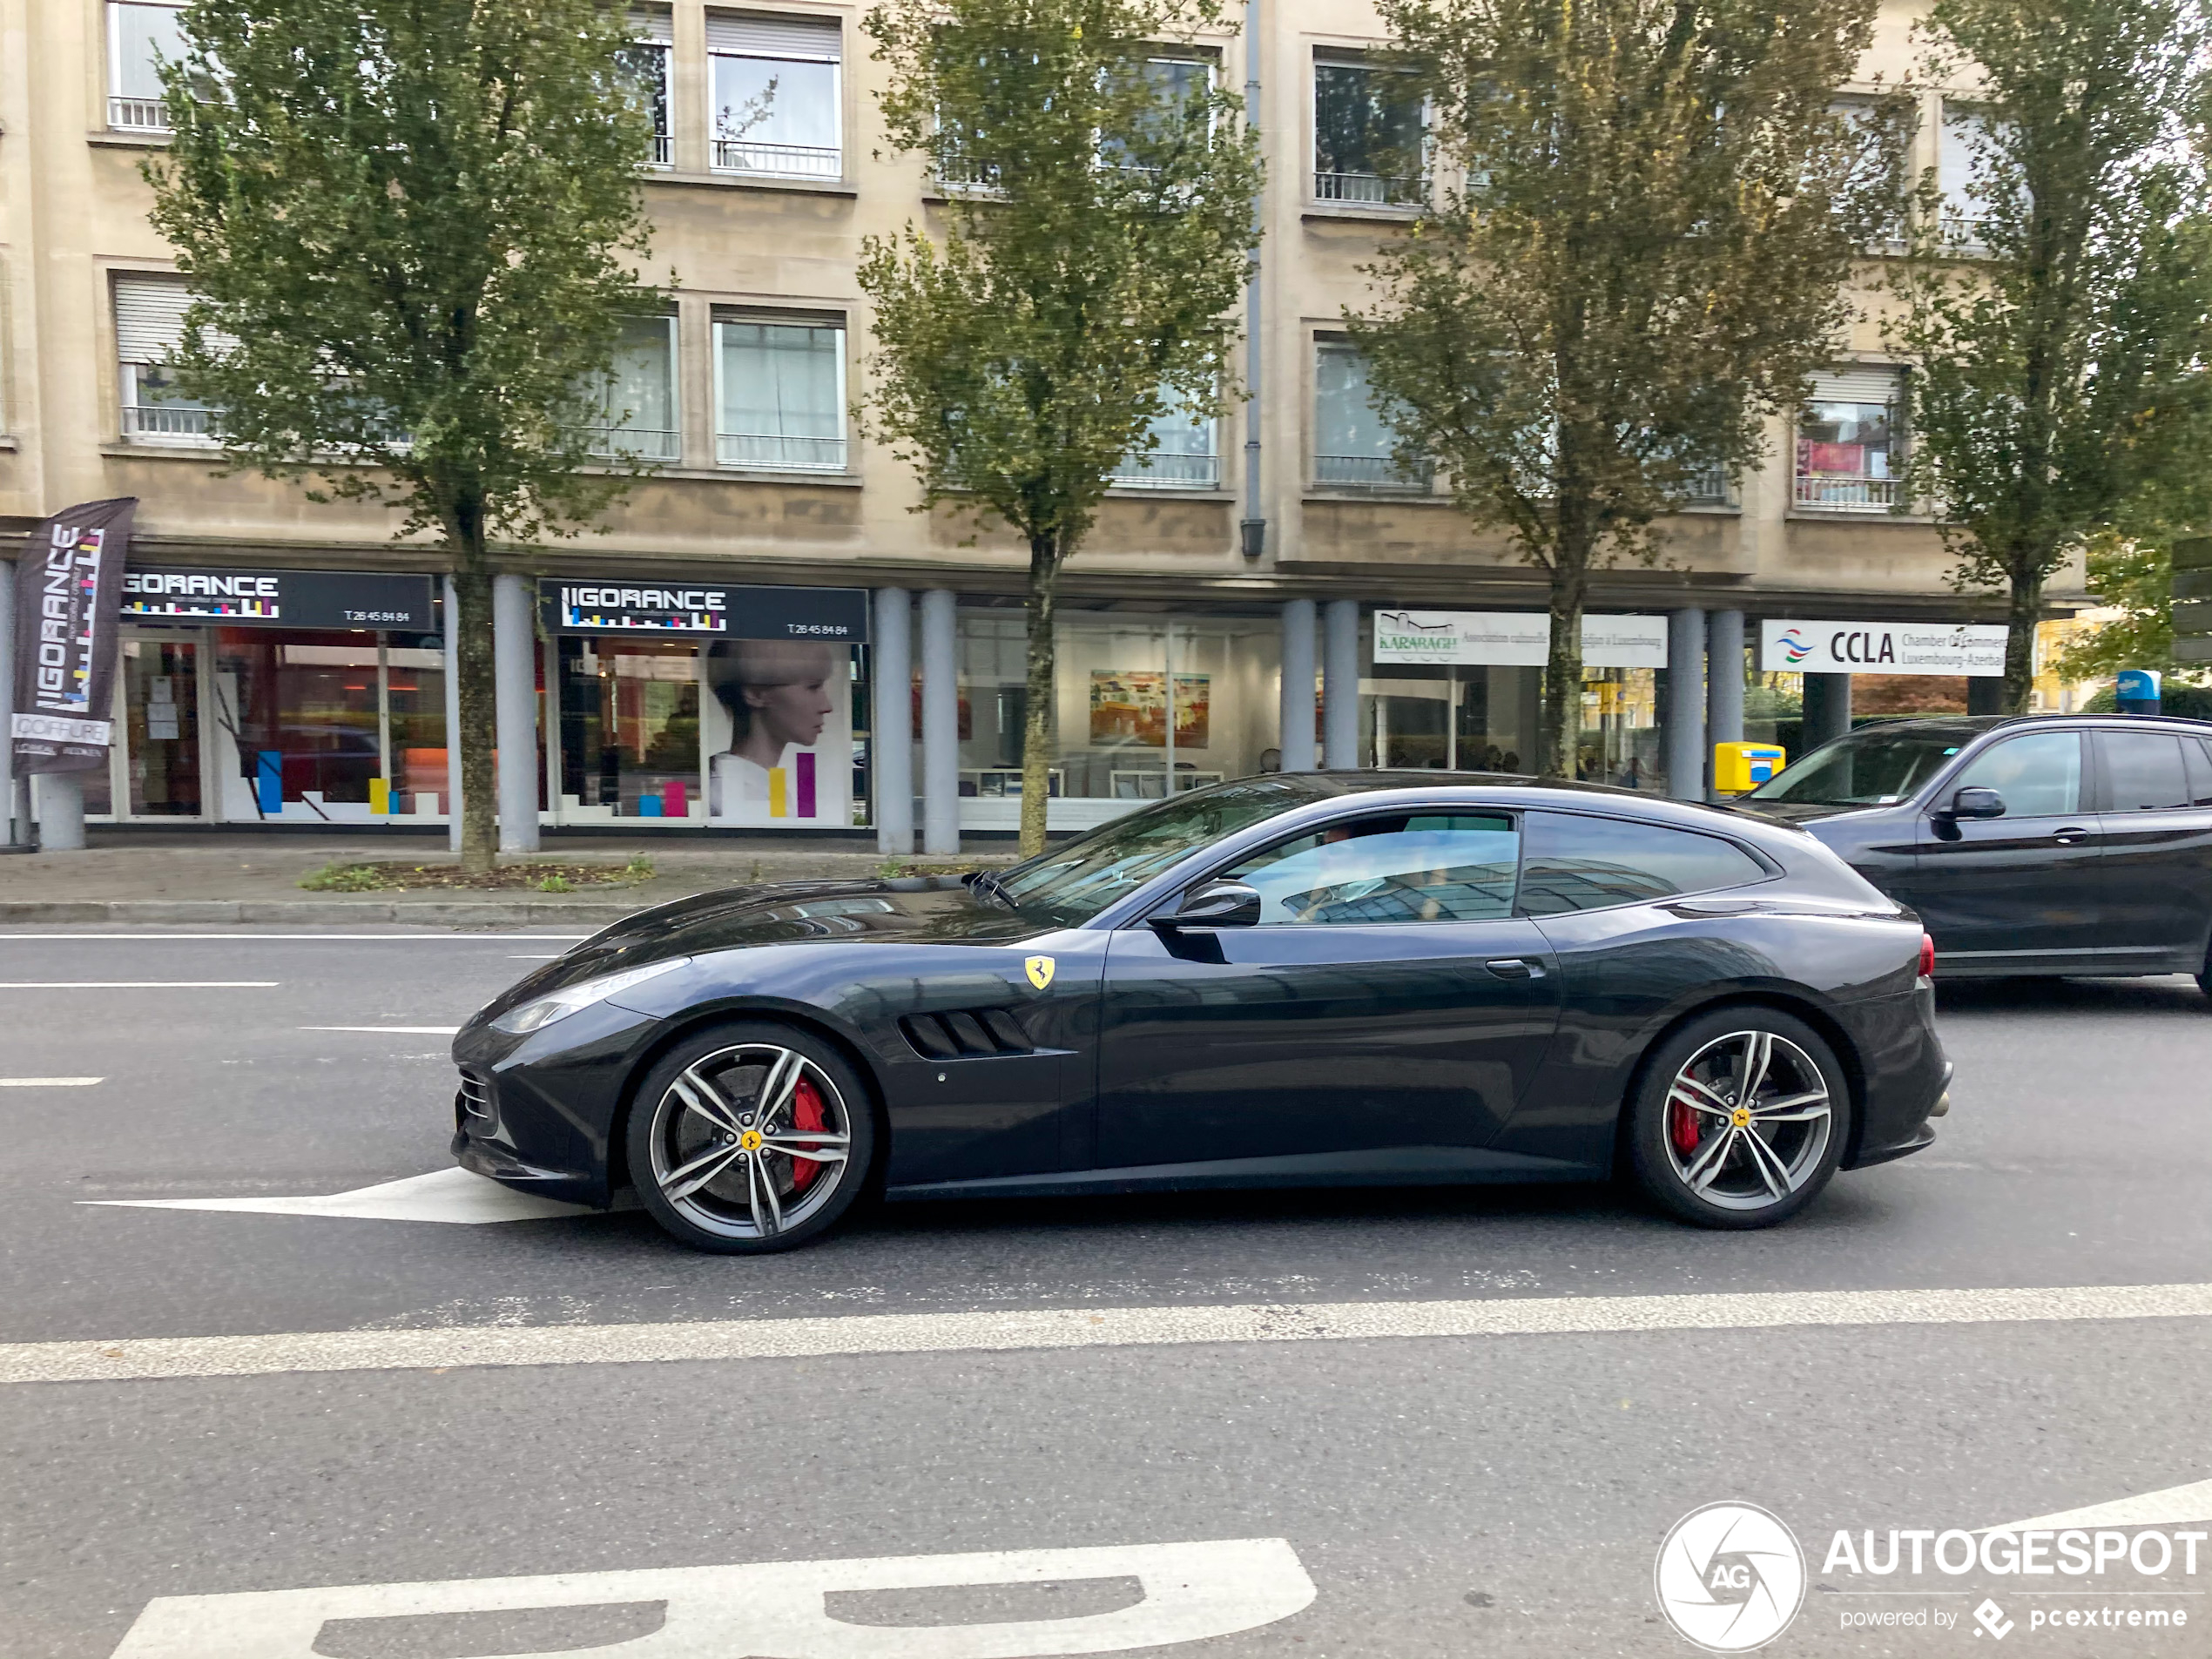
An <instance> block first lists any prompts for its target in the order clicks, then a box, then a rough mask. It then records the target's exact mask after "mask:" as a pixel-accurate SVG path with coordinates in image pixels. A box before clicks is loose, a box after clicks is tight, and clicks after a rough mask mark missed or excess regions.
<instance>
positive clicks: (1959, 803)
mask: <svg viewBox="0 0 2212 1659" xmlns="http://www.w3.org/2000/svg"><path fill="white" fill-rule="evenodd" d="M1950 815H1951V816H1952V817H1953V818H2002V817H2004V815H2005V798H2004V797H2003V796H2002V795H2000V794H1999V793H1998V792H1996V791H1995V790H1993V789H1984V788H1981V787H1980V786H1978V785H1974V784H1968V785H1967V786H1966V787H1965V788H1964V789H1961V790H1960V791H1959V792H1958V793H1957V794H1955V795H1953V796H1952V798H1951V811H1950Z"/></svg>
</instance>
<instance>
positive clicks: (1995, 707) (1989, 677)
mask: <svg viewBox="0 0 2212 1659" xmlns="http://www.w3.org/2000/svg"><path fill="white" fill-rule="evenodd" d="M2004 711H2005V677H2004V676H2003V675H2001V674H1975V675H1973V676H1971V677H1970V678H1968V679H1967V681H1966V712H1967V713H1969V714H2002V713H2003V712H2004Z"/></svg>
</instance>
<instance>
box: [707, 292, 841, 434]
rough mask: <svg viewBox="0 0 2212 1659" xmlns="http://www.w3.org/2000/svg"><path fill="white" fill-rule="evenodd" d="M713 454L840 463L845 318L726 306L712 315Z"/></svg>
mask: <svg viewBox="0 0 2212 1659" xmlns="http://www.w3.org/2000/svg"><path fill="white" fill-rule="evenodd" d="M714 376H715V408H716V411H717V421H716V426H715V459H716V460H717V462H718V463H719V464H721V465H723V466H725V467H764V468H772V469H777V470H779V471H786V472H791V471H797V472H842V471H844V470H845V326H844V324H843V323H842V322H840V321H832V320H826V319H821V318H807V317H795V316H759V315H752V316H748V315H746V314H743V313H739V312H732V313H728V314H719V315H718V316H717V317H716V318H715V321H714Z"/></svg>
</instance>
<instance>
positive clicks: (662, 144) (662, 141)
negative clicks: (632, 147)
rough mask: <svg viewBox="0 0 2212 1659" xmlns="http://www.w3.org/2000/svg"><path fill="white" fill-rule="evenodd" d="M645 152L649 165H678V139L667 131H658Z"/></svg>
mask: <svg viewBox="0 0 2212 1659" xmlns="http://www.w3.org/2000/svg"><path fill="white" fill-rule="evenodd" d="M645 154H646V156H647V160H646V163H645V165H647V166H649V167H672V166H674V165H676V140H675V139H674V138H671V136H670V135H669V134H667V133H665V132H656V133H654V134H653V139H652V143H651V145H649V146H648V147H647V149H646V152H645Z"/></svg>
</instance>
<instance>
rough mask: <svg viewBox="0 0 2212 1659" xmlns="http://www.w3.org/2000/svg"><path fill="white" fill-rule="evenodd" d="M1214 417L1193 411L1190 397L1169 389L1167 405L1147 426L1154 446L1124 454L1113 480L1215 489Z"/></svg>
mask: <svg viewBox="0 0 2212 1659" xmlns="http://www.w3.org/2000/svg"><path fill="white" fill-rule="evenodd" d="M1214 429H1215V421H1214V418H1213V416H1211V415H1194V414H1192V413H1191V412H1190V401H1189V400H1188V399H1187V398H1185V397H1184V396H1183V395H1182V394H1181V393H1179V392H1175V391H1172V390H1170V392H1169V394H1168V407H1167V408H1164V409H1163V410H1162V411H1161V412H1160V414H1159V415H1158V416H1157V418H1156V419H1155V420H1154V421H1153V422H1152V424H1151V426H1150V428H1149V430H1150V435H1151V436H1152V439H1153V447H1152V448H1150V450H1149V451H1147V452H1145V453H1142V454H1132V455H1125V456H1123V459H1122V462H1121V464H1120V465H1119V466H1118V467H1116V468H1115V469H1114V474H1113V479H1114V482H1116V484H1118V485H1120V486H1121V487H1122V488H1123V489H1217V488H1218V487H1219V486H1220V483H1221V457H1220V455H1219V453H1218V451H1217V448H1216V445H1215V442H1214Z"/></svg>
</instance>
